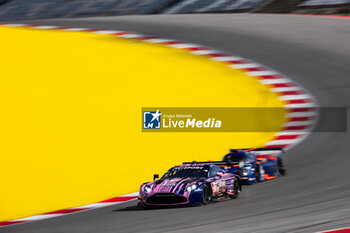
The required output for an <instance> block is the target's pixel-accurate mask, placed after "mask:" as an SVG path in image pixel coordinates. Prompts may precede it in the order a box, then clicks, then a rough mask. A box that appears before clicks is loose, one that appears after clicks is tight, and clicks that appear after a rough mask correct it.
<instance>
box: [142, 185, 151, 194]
mask: <svg viewBox="0 0 350 233" xmlns="http://www.w3.org/2000/svg"><path fill="white" fill-rule="evenodd" d="M151 190H152V189H151V187H150V186H149V185H146V186H145V187H143V191H145V192H146V193H149V192H150V191H151Z"/></svg>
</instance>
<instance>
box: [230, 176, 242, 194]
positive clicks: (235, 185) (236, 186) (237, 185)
mask: <svg viewBox="0 0 350 233" xmlns="http://www.w3.org/2000/svg"><path fill="white" fill-rule="evenodd" d="M240 190H241V184H240V183H239V181H238V180H237V179H235V180H234V183H233V194H232V195H230V198H231V199H237V198H238V196H239V191H240Z"/></svg>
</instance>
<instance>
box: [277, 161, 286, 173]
mask: <svg viewBox="0 0 350 233" xmlns="http://www.w3.org/2000/svg"><path fill="white" fill-rule="evenodd" d="M277 170H278V173H279V175H280V176H285V175H286V174H287V172H286V169H285V167H284V162H283V161H282V160H281V159H279V160H278V161H277Z"/></svg>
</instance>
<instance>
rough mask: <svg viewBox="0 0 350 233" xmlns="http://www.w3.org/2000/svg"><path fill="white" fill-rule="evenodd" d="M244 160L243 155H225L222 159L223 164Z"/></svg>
mask: <svg viewBox="0 0 350 233" xmlns="http://www.w3.org/2000/svg"><path fill="white" fill-rule="evenodd" d="M244 160H246V156H244V155H227V156H225V158H224V161H225V162H240V161H244Z"/></svg>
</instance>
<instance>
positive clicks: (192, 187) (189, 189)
mask: <svg viewBox="0 0 350 233" xmlns="http://www.w3.org/2000/svg"><path fill="white" fill-rule="evenodd" d="M196 188H197V185H195V184H193V185H191V186H188V187H187V188H186V190H187V192H191V191H192V190H195V189H196Z"/></svg>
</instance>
